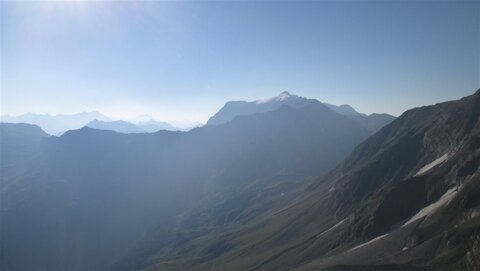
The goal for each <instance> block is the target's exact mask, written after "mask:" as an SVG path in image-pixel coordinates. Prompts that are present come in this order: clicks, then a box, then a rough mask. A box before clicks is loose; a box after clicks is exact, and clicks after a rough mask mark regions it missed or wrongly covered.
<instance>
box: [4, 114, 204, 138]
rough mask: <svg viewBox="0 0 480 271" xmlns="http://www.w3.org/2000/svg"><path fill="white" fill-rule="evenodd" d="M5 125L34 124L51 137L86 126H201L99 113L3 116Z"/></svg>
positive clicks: (125, 129) (144, 129)
mask: <svg viewBox="0 0 480 271" xmlns="http://www.w3.org/2000/svg"><path fill="white" fill-rule="evenodd" d="M1 122H4V123H26V124H34V125H37V126H39V127H40V128H42V130H44V131H45V132H47V133H48V134H50V135H56V136H59V135H62V134H63V133H64V132H66V131H68V130H75V129H79V128H82V127H84V126H89V127H93V128H96V129H102V130H111V131H116V132H119V133H131V132H132V133H153V132H157V131H159V130H169V131H176V130H182V131H183V130H189V129H191V128H194V127H197V126H199V125H200V124H199V123H196V122H178V126H173V125H172V124H170V123H168V122H162V121H156V120H154V119H153V118H152V117H150V116H142V117H139V118H137V119H135V123H133V122H129V121H124V120H113V119H112V118H110V117H107V116H105V115H103V114H101V113H99V112H97V111H92V112H81V113H77V114H71V115H65V114H59V115H48V114H32V113H28V114H23V115H20V116H8V115H6V116H2V117H1Z"/></svg>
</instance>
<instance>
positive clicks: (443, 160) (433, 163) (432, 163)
mask: <svg viewBox="0 0 480 271" xmlns="http://www.w3.org/2000/svg"><path fill="white" fill-rule="evenodd" d="M447 159H448V153H445V154H444V155H442V156H440V157H439V158H437V159H436V160H435V161H433V162H431V163H430V164H428V165H426V166H424V167H422V168H421V169H420V170H419V171H418V172H417V173H416V174H415V176H418V175H422V174H424V173H425V172H427V171H429V170H430V169H432V168H434V167H435V166H437V165H439V164H441V163H443V162H445V161H447Z"/></svg>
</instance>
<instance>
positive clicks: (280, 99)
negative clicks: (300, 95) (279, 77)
mask: <svg viewBox="0 0 480 271" xmlns="http://www.w3.org/2000/svg"><path fill="white" fill-rule="evenodd" d="M293 96H295V95H291V94H290V93H289V92H288V91H284V92H282V93H280V94H279V95H278V96H275V97H272V98H268V99H265V100H257V101H255V102H256V103H257V104H264V103H269V102H275V101H276V102H283V101H285V100H287V99H289V98H291V97H293Z"/></svg>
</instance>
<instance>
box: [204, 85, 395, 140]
mask: <svg viewBox="0 0 480 271" xmlns="http://www.w3.org/2000/svg"><path fill="white" fill-rule="evenodd" d="M312 101H316V100H314V99H307V98H304V97H300V96H297V95H293V94H290V93H289V92H287V91H284V92H282V93H280V95H278V96H276V97H273V98H270V99H265V100H257V101H253V102H245V101H230V102H227V103H226V104H225V105H224V106H223V107H222V108H221V109H220V111H218V112H217V113H216V114H215V115H213V116H212V117H211V118H210V119H209V120H208V121H207V125H218V124H222V123H225V122H228V121H231V120H232V119H234V118H235V117H236V116H242V115H250V114H255V113H262V112H267V111H271V110H275V109H278V108H279V107H281V106H283V105H287V106H290V107H292V108H302V107H304V106H305V105H307V104H309V103H310V102H312ZM323 104H324V105H325V106H327V107H328V108H329V109H331V110H333V111H335V112H337V113H339V114H341V115H345V116H348V117H350V118H352V119H354V120H355V121H358V122H359V123H360V124H361V125H362V126H364V127H365V128H367V129H369V130H370V131H372V132H376V131H378V130H379V129H380V128H381V127H383V126H385V125H386V124H388V123H390V122H391V121H392V120H394V119H395V117H393V116H391V115H388V114H372V115H369V116H368V115H365V114H362V113H358V112H357V111H356V110H355V109H353V108H352V107H351V106H350V105H347V104H345V105H340V106H337V105H332V104H328V103H323Z"/></svg>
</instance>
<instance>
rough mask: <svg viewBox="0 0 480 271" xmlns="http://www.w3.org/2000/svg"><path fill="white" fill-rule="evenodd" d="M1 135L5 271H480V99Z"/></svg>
mask: <svg viewBox="0 0 480 271" xmlns="http://www.w3.org/2000/svg"><path fill="white" fill-rule="evenodd" d="M389 119H390V121H388V120H389ZM0 129H1V130H0V131H1V137H0V147H1V150H2V151H1V152H0V155H1V159H0V169H1V172H2V174H1V181H0V203H1V204H0V205H1V210H0V223H1V227H0V236H1V240H2V242H1V243H0V255H1V256H0V269H1V270H65V269H68V270H480V261H479V260H478V257H477V256H478V255H479V254H480V253H479V252H480V201H479V199H480V169H479V164H480V90H478V91H477V92H476V93H475V94H473V95H471V96H468V97H465V98H463V99H461V100H458V101H451V102H446V103H441V104H436V105H432V106H425V107H420V108H415V109H411V110H409V111H407V112H405V113H404V114H402V115H401V116H400V117H398V118H396V119H394V118H393V117H391V116H389V115H382V114H372V115H369V116H367V115H364V114H361V113H358V112H356V111H355V110H354V109H353V108H351V107H349V106H333V105H329V104H325V103H322V102H319V101H317V100H314V99H307V98H302V97H298V96H295V95H291V94H289V93H287V92H284V93H281V94H280V95H279V96H277V97H274V98H271V99H267V100H258V101H254V102H228V103H226V104H225V106H224V107H223V108H222V109H220V111H219V112H217V114H215V115H214V116H212V118H210V120H209V121H208V123H207V125H205V126H203V127H199V128H194V129H192V130H190V131H187V132H181V131H166V130H161V131H158V132H156V133H117V132H113V131H109V130H111V129H102V130H100V129H92V128H89V127H83V128H81V129H78V130H71V131H67V132H66V133H64V134H63V135H62V136H60V137H56V136H49V135H48V134H47V133H45V132H43V131H42V129H40V128H39V127H38V126H34V125H28V124H10V123H2V124H0Z"/></svg>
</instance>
